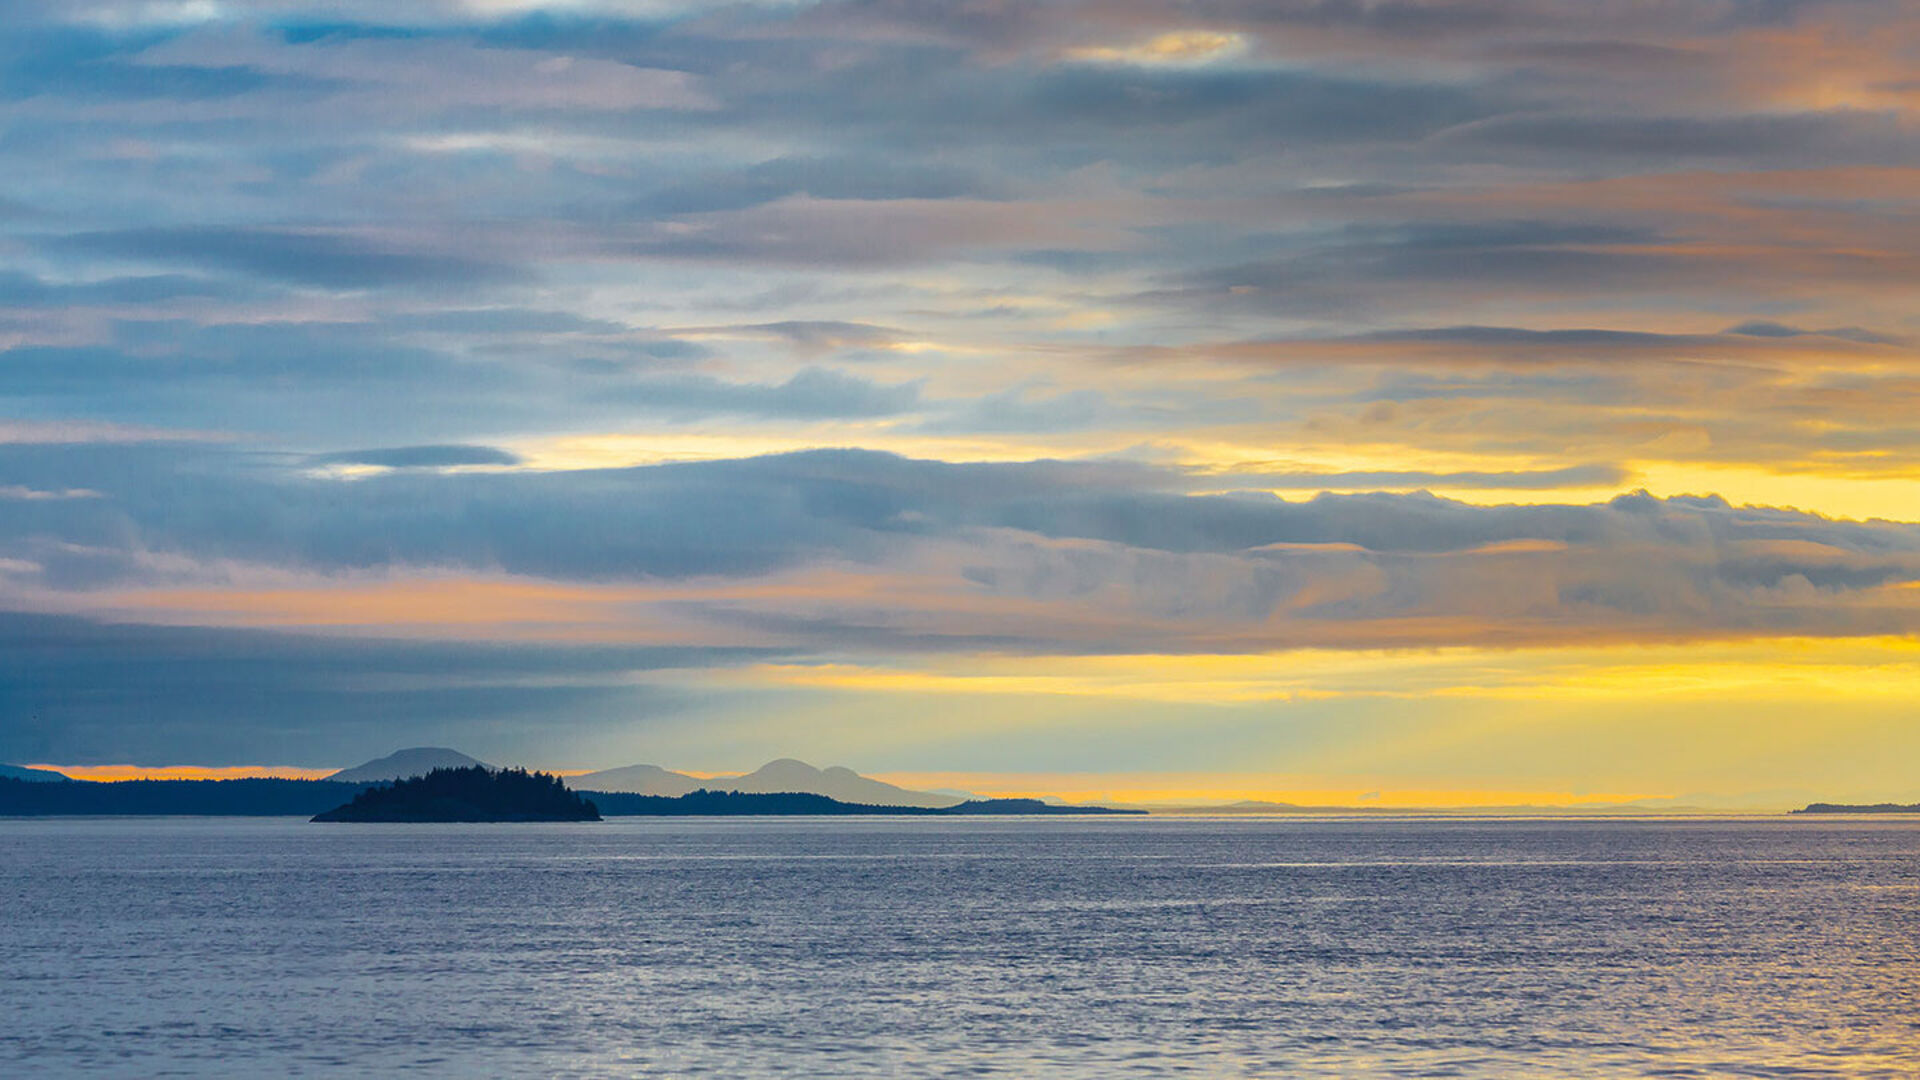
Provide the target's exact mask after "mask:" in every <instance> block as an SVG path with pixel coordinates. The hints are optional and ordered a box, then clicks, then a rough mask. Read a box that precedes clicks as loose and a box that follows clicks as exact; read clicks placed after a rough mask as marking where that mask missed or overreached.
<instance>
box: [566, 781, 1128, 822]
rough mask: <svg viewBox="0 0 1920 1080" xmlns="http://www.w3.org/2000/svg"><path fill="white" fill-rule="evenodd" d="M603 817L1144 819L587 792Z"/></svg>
mask: <svg viewBox="0 0 1920 1080" xmlns="http://www.w3.org/2000/svg"><path fill="white" fill-rule="evenodd" d="M581 794H584V795H589V796H591V797H592V798H593V802H594V805H596V806H598V807H599V808H600V812H601V813H602V814H605V815H606V816H607V817H776V816H795V815H808V814H811V815H817V816H823V817H828V816H831V817H845V816H854V815H866V816H882V817H953V816H956V815H969V814H1021V815H1042V816H1044V815H1056V814H1063V815H1064V814H1135V815H1137V814H1145V813H1146V811H1145V810H1115V809H1112V808H1110V807H1105V806H1053V805H1050V804H1048V803H1044V802H1041V801H1040V800H1039V799H971V800H968V801H967V802H963V803H960V804H959V805H957V806H889V805H884V804H875V803H850V802H842V801H840V800H839V799H832V798H828V797H827V796H825V795H816V794H814V793H813V792H809V791H784V792H758V791H712V790H708V789H704V788H703V789H701V790H699V791H690V792H688V793H687V794H685V795H634V794H631V793H629V792H622V791H587V792H582V793H581Z"/></svg>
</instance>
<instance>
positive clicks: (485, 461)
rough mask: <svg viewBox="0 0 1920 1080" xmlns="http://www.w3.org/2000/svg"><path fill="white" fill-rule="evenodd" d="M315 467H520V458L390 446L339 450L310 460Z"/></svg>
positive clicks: (454, 448)
mask: <svg viewBox="0 0 1920 1080" xmlns="http://www.w3.org/2000/svg"><path fill="white" fill-rule="evenodd" d="M308 460H309V461H310V462H312V463H313V464H315V465H373V466H378V467H380V468H385V469H437V468H448V467H452V466H458V465H518V464H520V457H519V455H517V454H513V453H509V452H508V451H505V450H501V449H498V448H495V447H492V446H458V445H442V446H391V447H386V448H384V449H376V450H338V451H335V452H333V453H331V454H316V455H314V456H313V457H311V458H309V459H308Z"/></svg>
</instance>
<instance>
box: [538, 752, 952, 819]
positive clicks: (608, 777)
mask: <svg viewBox="0 0 1920 1080" xmlns="http://www.w3.org/2000/svg"><path fill="white" fill-rule="evenodd" d="M567 786H568V787H570V788H573V789H574V790H575V791H600V792H609V791H621V792H629V793H632V794H635V795H668V796H674V795H686V794H689V793H691V792H694V791H699V790H701V789H703V788H704V789H718V790H725V791H739V792H744V793H749V794H757V795H786V794H813V795H825V796H826V797H828V798H830V799H836V800H838V801H840V802H845V803H863V804H866V805H870V806H929V807H932V806H953V805H955V804H956V803H959V802H960V801H961V799H959V798H957V797H955V796H952V795H941V794H938V793H935V792H931V791H911V790H909V789H907V788H903V787H898V786H895V785H893V784H889V783H887V782H885V781H883V780H875V779H873V778H871V777H867V776H861V775H860V774H859V773H857V772H854V771H853V770H852V769H849V768H846V767H845V766H842V765H831V766H828V767H827V768H824V769H816V768H814V767H813V766H812V765H809V764H807V763H806V762H804V761H796V760H794V759H793V758H778V759H775V760H773V761H769V762H767V763H766V764H765V765H762V766H760V767H759V768H758V769H755V770H754V771H752V772H750V773H746V774H744V775H741V776H716V777H711V778H708V779H702V778H700V777H697V776H689V775H687V774H686V773H677V772H673V771H671V770H668V769H663V768H661V767H660V766H658V765H628V766H626V767H625V768H620V769H603V770H601V771H600V772H591V773H585V774H582V775H580V776H571V777H568V778H567Z"/></svg>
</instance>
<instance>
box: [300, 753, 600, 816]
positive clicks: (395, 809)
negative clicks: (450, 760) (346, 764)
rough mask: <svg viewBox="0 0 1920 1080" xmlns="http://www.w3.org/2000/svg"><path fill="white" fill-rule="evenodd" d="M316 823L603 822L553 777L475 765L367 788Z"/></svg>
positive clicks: (596, 813)
mask: <svg viewBox="0 0 1920 1080" xmlns="http://www.w3.org/2000/svg"><path fill="white" fill-rule="evenodd" d="M313 820H315V821H355V822H365V821H400V822H428V821H433V822H439V821H599V820H600V810H599V808H598V807H596V806H594V805H593V803H591V802H589V801H588V800H586V799H583V798H581V797H580V796H578V795H576V794H574V793H573V792H572V791H569V790H567V786H566V785H565V784H563V783H561V782H560V778H559V777H557V776H554V775H552V774H550V773H541V772H528V771H527V770H525V769H489V768H487V767H485V766H483V765H473V766H468V767H466V768H461V769H435V770H433V771H432V772H430V773H427V774H426V775H425V776H416V777H414V778H412V779H410V780H396V781H395V782H394V783H393V784H392V785H390V786H384V787H374V788H368V789H367V790H365V791H363V792H361V793H360V794H358V795H356V796H354V798H353V801H352V802H349V803H347V804H346V805H344V806H338V807H335V808H334V809H332V810H328V811H326V812H325V813H322V814H316V815H314V817H313Z"/></svg>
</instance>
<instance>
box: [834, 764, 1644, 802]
mask: <svg viewBox="0 0 1920 1080" xmlns="http://www.w3.org/2000/svg"><path fill="white" fill-rule="evenodd" d="M866 775H869V776H871V777H872V778H873V779H875V780H882V781H885V782H886V783H889V784H895V785H897V786H900V787H904V788H908V789H910V790H921V791H924V790H928V789H943V790H948V791H970V792H972V793H974V794H976V795H980V796H984V797H987V798H994V799H1018V798H1035V797H1042V796H1053V797H1057V798H1060V799H1064V800H1066V801H1068V802H1076V803H1103V802H1104V803H1145V804H1154V803H1158V804H1163V805H1176V806H1178V805H1193V806H1199V807H1204V806H1206V805H1209V804H1211V805H1224V804H1229V803H1236V802H1271V803H1289V804H1292V805H1294V806H1312V807H1336V808H1347V809H1356V810H1391V809H1402V810H1419V809H1492V808H1511V807H1525V806H1538V807H1572V806H1580V805H1583V804H1593V803H1625V802H1633V801H1635V800H1639V799H1655V798H1663V797H1665V796H1662V795H1656V794H1646V793H1636V792H1573V791H1556V790H1542V789H1505V788H1501V789H1475V788H1407V789H1375V788H1366V787H1340V788H1328V787H1294V786H1286V781H1287V780H1288V779H1289V778H1279V777H1273V776H1263V775H1260V774H1257V773H1219V774H1207V773H1007V772H885V773H869V774H866ZM1276 781H1278V784H1276Z"/></svg>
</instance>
